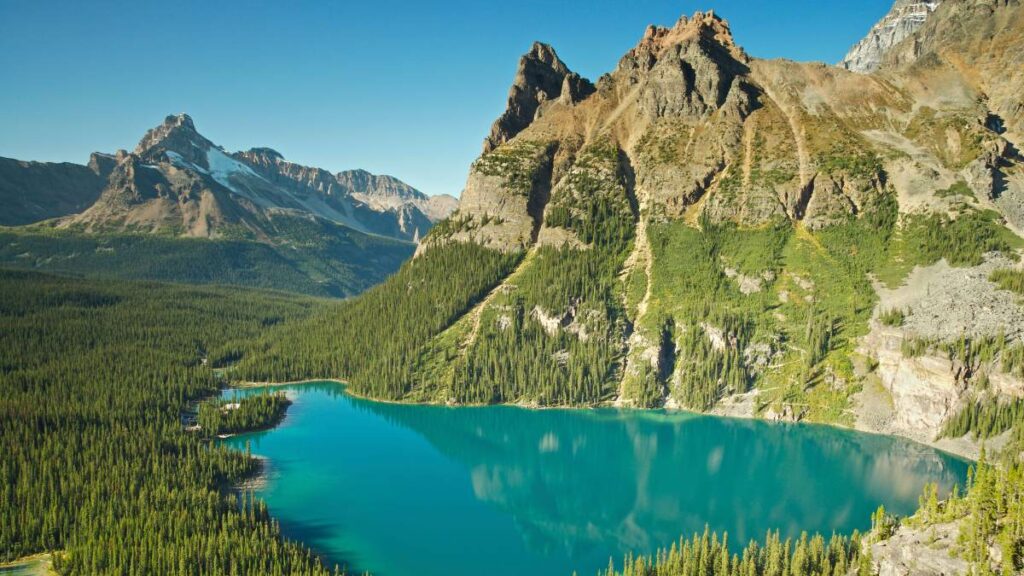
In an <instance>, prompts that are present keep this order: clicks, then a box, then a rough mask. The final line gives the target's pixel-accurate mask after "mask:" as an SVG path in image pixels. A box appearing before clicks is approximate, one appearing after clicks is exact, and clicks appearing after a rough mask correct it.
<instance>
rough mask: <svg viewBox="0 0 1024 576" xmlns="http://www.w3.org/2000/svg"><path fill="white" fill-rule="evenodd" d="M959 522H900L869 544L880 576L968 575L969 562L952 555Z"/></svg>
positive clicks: (955, 544) (876, 570)
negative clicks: (920, 525) (890, 532)
mask: <svg viewBox="0 0 1024 576" xmlns="http://www.w3.org/2000/svg"><path fill="white" fill-rule="evenodd" d="M959 533H960V525H959V523H957V522H949V523H946V524H935V525H932V526H928V527H920V528H917V527H914V526H910V525H908V524H907V523H903V524H901V525H900V526H899V527H898V528H897V529H896V531H895V533H893V534H892V535H891V536H889V537H888V538H886V539H884V540H882V541H880V542H875V543H873V544H870V549H871V559H872V561H873V563H874V567H875V573H876V574H878V576H953V575H955V574H968V573H969V572H970V565H969V564H968V563H967V562H966V561H965V560H963V559H962V558H958V557H956V556H954V555H953V553H952V552H953V550H954V549H955V548H956V546H957V537H958V535H959Z"/></svg>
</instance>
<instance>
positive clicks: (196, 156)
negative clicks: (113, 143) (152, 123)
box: [135, 114, 213, 168]
mask: <svg viewBox="0 0 1024 576" xmlns="http://www.w3.org/2000/svg"><path fill="white" fill-rule="evenodd" d="M211 147H213V143H211V142H210V141H209V140H207V139H206V138H204V137H203V136H202V135H200V134H199V132H197V131H196V126H195V124H194V123H193V122H192V118H191V117H190V116H189V115H188V114H175V115H170V116H168V117H166V118H165V119H164V121H163V123H162V124H160V125H159V126H157V127H155V128H151V129H150V130H148V131H147V132H146V135H145V136H143V137H142V140H140V141H139V145H138V146H136V147H135V154H136V155H137V156H139V157H141V158H145V159H147V160H150V161H156V160H161V159H164V158H165V157H166V156H167V152H172V153H174V154H177V155H178V156H181V157H182V159H184V160H185V161H187V162H190V163H192V164H195V165H196V166H200V167H202V168H209V164H208V161H207V157H206V151H207V150H209V149H210V148H211Z"/></svg>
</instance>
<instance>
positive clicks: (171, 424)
mask: <svg viewBox="0 0 1024 576" xmlns="http://www.w3.org/2000/svg"><path fill="white" fill-rule="evenodd" d="M318 305H319V304H318V302H317V301H314V300H308V299H302V298H297V297H292V296H282V295H276V294H267V293H259V292H240V291H238V290H237V289H236V290H230V291H229V290H225V289H212V288H211V289H202V288H183V287H174V286H165V285H159V284H125V283H117V284H115V283H110V282H101V281H88V280H75V279H63V278H55V277H50V276H42V275H38V274H31V273H21V272H6V271H3V272H0V395H2V396H3V402H0V454H3V457H0V479H2V481H0V562H4V561H8V560H12V559H14V558H18V557H21V556H24V555H27V554H32V553H35V552H42V551H50V552H53V553H54V566H55V568H56V569H57V570H58V571H59V572H60V573H61V574H78V575H88V576H94V575H99V574H125V575H138V576H144V575H145V576H148V575H152V574H181V575H186V574H225V575H227V574H250V575H253V576H255V575H266V574H310V575H312V574H331V573H333V572H332V570H330V569H328V568H327V567H325V566H323V565H322V563H321V562H320V561H319V560H318V559H317V558H316V557H315V556H313V555H312V554H311V552H310V551H309V550H308V549H307V548H305V547H304V546H303V545H302V544H298V543H293V542H289V541H286V540H285V539H283V538H282V537H281V535H280V531H279V528H278V526H277V524H276V523H275V522H274V521H273V520H272V519H271V518H270V517H269V515H268V514H267V510H266V507H265V505H264V504H263V503H262V502H261V501H258V500H255V499H253V498H252V497H251V496H250V495H248V494H244V493H241V494H239V493H235V492H234V491H233V490H232V486H233V485H235V484H236V483H238V482H239V481H240V480H242V479H243V478H245V477H246V476H248V475H251V474H253V473H254V472H256V470H257V466H258V465H257V462H256V461H255V460H254V459H252V458H250V457H249V456H248V455H247V454H243V453H238V452H233V451H230V450H228V449H224V448H218V447H216V446H211V445H210V444H209V443H208V442H207V441H206V440H205V439H204V438H203V437H201V436H200V435H197V434H194V433H189V432H186V431H185V430H184V427H183V425H182V412H183V411H184V410H185V409H186V406H187V404H188V402H189V401H190V400H193V399H198V398H201V397H203V396H206V395H210V394H214V393H216V392H217V391H218V388H219V385H220V381H219V380H218V378H217V377H216V376H215V375H214V369H215V367H216V366H218V364H220V363H221V362H222V361H223V360H224V359H225V358H226V357H228V356H230V355H231V353H232V352H231V351H232V350H233V349H235V348H237V346H238V343H239V342H241V341H244V340H247V339H251V338H255V337H256V336H257V335H258V334H259V333H260V332H262V331H264V330H266V329H267V327H268V326H272V325H274V324H277V323H281V322H287V321H290V320H295V319H298V318H302V317H304V316H307V315H308V314H309V313H310V312H311V310H313V309H314V308H316V307H317V306H318Z"/></svg>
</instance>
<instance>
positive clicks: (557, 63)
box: [484, 42, 594, 153]
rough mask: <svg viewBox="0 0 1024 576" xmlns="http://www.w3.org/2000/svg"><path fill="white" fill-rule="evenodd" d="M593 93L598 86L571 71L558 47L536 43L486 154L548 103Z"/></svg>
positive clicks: (522, 65) (518, 74)
mask: <svg viewBox="0 0 1024 576" xmlns="http://www.w3.org/2000/svg"><path fill="white" fill-rule="evenodd" d="M593 93H594V85H593V84H591V83H590V81H589V80H587V79H586V78H583V77H581V76H580V75H579V74H576V73H575V72H573V71H571V70H569V67H568V66H566V65H565V63H564V62H562V60H561V59H560V58H559V57H558V54H557V53H556V52H555V49H554V48H552V47H551V46H549V45H547V44H544V43H542V42H534V43H533V46H531V47H530V51H529V52H527V53H526V54H523V56H522V57H521V58H520V59H519V68H518V70H517V71H516V77H515V80H514V81H513V83H512V88H510V89H509V93H508V105H507V106H506V108H505V112H504V113H503V114H502V115H501V117H499V118H498V119H497V120H496V121H495V122H494V125H493V126H492V127H491V133H490V135H489V136H488V137H487V138H486V139H485V140H484V153H487V152H490V151H491V150H493V149H494V148H496V147H497V146H499V145H501V144H503V143H505V142H507V141H509V140H511V139H512V138H514V137H515V135H516V134H518V133H520V132H522V131H523V129H525V128H526V127H527V126H529V125H530V124H531V123H532V122H533V121H534V120H535V119H536V118H537V117H538V116H539V115H540V114H541V113H542V107H543V105H544V104H545V103H547V102H551V101H562V102H564V103H567V104H575V103H576V102H579V101H580V100H583V99H584V98H586V97H587V96H589V95H591V94H593Z"/></svg>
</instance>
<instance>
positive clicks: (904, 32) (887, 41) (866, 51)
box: [840, 0, 941, 72]
mask: <svg viewBox="0 0 1024 576" xmlns="http://www.w3.org/2000/svg"><path fill="white" fill-rule="evenodd" d="M940 1H941V0H932V1H930V2H917V1H915V0H897V1H896V3H895V4H893V6H892V9H890V10H889V13H888V14H886V15H885V16H884V17H883V18H882V19H881V20H879V21H878V23H877V24H875V25H874V26H872V27H871V31H870V32H868V35H867V36H866V37H865V38H864V39H863V40H861V41H860V42H858V43H857V44H856V45H855V46H854V47H853V48H851V49H850V51H849V52H847V54H846V57H844V58H843V61H842V62H841V63H840V66H842V67H843V68H846V69H847V70H852V71H854V72H873V71H875V70H876V69H878V66H879V65H880V64H881V62H882V59H883V57H884V56H885V54H886V53H887V52H888V51H889V50H890V49H892V48H893V47H894V46H896V45H897V44H900V43H901V42H903V41H904V40H906V39H907V38H909V37H911V36H913V35H914V33H915V32H917V30H918V29H920V28H921V26H922V25H923V24H924V22H925V20H927V19H928V16H929V15H931V13H932V12H934V11H935V9H936V8H937V7H938V6H939V3H940ZM911 44H913V43H911Z"/></svg>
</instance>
